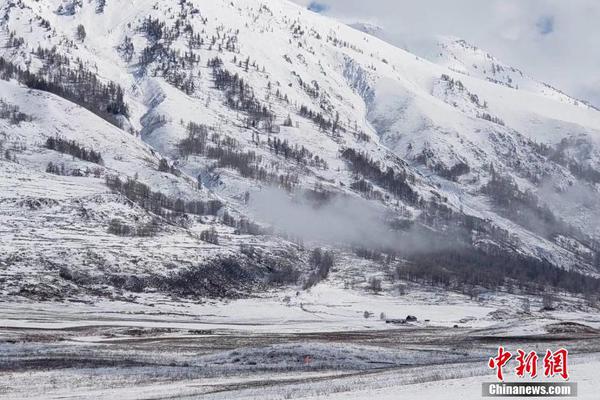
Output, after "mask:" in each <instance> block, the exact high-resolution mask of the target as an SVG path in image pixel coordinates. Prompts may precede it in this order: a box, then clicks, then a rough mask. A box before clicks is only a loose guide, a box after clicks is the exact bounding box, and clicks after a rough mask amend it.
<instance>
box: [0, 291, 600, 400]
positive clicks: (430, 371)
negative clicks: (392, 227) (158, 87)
mask: <svg viewBox="0 0 600 400" xmlns="http://www.w3.org/2000/svg"><path fill="white" fill-rule="evenodd" d="M436 296H437V297H436ZM517 301H518V300H515V299H514V298H513V297H510V296H508V295H507V296H506V297H504V298H503V297H502V296H500V295H496V298H490V299H488V300H487V301H485V302H484V304H478V303H477V302H475V301H470V300H469V299H468V298H467V297H466V296H462V295H459V294H451V293H444V292H438V293H437V294H436V293H435V292H430V293H426V292H422V291H414V292H411V293H409V294H406V295H404V296H392V295H374V294H371V293H366V292H362V291H354V290H348V289H341V288H336V287H334V286H328V285H319V286H317V287H315V288H313V289H312V290H311V291H309V292H300V293H296V292H289V293H288V292H273V293H270V294H265V295H262V296H261V297H260V298H253V299H243V300H235V301H228V302H221V301H206V302H191V301H184V300H181V299H180V300H179V301H173V300H172V299H167V298H159V297H158V296H153V295H149V294H147V295H144V296H141V297H139V298H138V299H136V300H135V301H134V302H109V301H106V302H82V303H58V302H56V303H36V302H31V301H26V300H23V301H16V300H15V299H13V301H9V302H3V303H0V318H1V319H0V355H1V357H0V371H2V373H1V374H0V395H1V397H2V398H8V399H20V398H28V399H29V398H39V399H58V398H61V399H84V398H85V399H88V398H94V399H163V398H177V399H179V398H203V399H204V398H207V399H258V398H260V399H290V398H324V399H366V398H370V399H388V398H390V399H391V398H400V397H401V398H405V399H416V398H434V399H437V398H440V399H446V398H465V399H471V398H473V399H475V398H480V396H481V383H482V382H493V381H494V380H495V375H494V371H492V370H490V369H489V368H488V367H487V360H488V359H489V358H490V357H492V356H494V355H495V354H496V352H497V347H498V346H499V345H503V346H504V347H505V348H507V349H510V350H511V351H513V352H516V349H518V348H522V349H524V350H526V351H530V350H536V351H537V352H538V354H539V353H543V352H545V351H546V349H547V348H549V349H558V348H559V347H565V348H567V349H568V350H569V351H570V358H569V363H570V374H571V381H573V382H577V383H578V385H579V398H580V399H592V398H594V397H593V396H595V395H596V393H595V391H594V388H595V387H597V381H598V379H599V378H600V375H599V373H598V371H599V369H598V367H599V366H600V331H599V330H598V328H600V315H598V314H597V313H596V314H594V313H591V312H585V311H582V310H579V311H574V310H572V311H565V309H564V308H563V309H562V311H561V310H560V309H559V310H557V311H555V312H541V311H536V310H537V308H536V303H535V302H533V303H532V311H531V312H530V313H527V315H526V314H524V313H522V312H521V313H520V314H516V313H515V311H514V310H515V309H516V308H518V303H517ZM511 310H512V313H511ZM365 312H368V313H370V314H369V315H368V317H367V315H366V314H365ZM381 313H383V314H385V316H386V317H387V318H388V319H396V318H398V319H399V318H405V317H406V316H407V315H415V316H417V318H418V321H417V322H413V323H407V324H402V325H396V324H391V323H386V322H385V321H384V320H382V319H381V315H380V314H381ZM510 368H511V369H512V368H513V366H512V365H511V367H510ZM505 374H506V375H508V376H509V379H508V380H509V381H510V380H516V379H517V377H516V376H515V375H514V372H513V371H510V370H508V367H507V370H506V372H505Z"/></svg>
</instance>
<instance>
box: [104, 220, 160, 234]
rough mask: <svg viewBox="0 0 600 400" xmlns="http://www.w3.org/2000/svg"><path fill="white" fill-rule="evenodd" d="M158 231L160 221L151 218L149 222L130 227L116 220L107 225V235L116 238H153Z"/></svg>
mask: <svg viewBox="0 0 600 400" xmlns="http://www.w3.org/2000/svg"><path fill="white" fill-rule="evenodd" d="M159 230H160V221H159V220H158V219H157V218H152V219H151V220H150V221H149V222H146V223H140V224H138V225H136V226H131V225H129V224H127V223H126V222H124V221H121V220H120V219H118V218H113V219H111V220H110V222H109V224H108V233H110V234H113V235H117V236H138V237H151V236H155V235H156V234H157V233H158V232H159Z"/></svg>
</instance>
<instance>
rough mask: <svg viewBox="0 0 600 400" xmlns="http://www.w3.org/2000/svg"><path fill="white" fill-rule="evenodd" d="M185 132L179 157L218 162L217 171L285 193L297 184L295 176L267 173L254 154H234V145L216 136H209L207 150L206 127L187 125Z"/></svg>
mask: <svg viewBox="0 0 600 400" xmlns="http://www.w3.org/2000/svg"><path fill="white" fill-rule="evenodd" d="M187 131H188V136H187V138H185V139H183V140H182V141H181V142H179V143H178V146H177V147H178V149H179V153H180V154H181V156H182V157H189V156H190V155H197V156H204V157H207V158H210V159H213V160H217V166H218V167H220V168H232V169H234V170H236V171H238V172H239V173H240V175H241V176H243V177H244V178H251V179H255V180H259V181H262V182H268V183H271V184H274V185H278V186H280V187H282V188H284V189H286V190H288V191H290V190H292V189H293V188H294V187H295V186H296V185H297V183H298V177H297V175H292V174H280V175H278V174H276V173H274V172H269V171H267V169H265V168H264V167H263V166H261V164H262V157H261V156H258V155H257V154H256V153H255V152H253V151H247V152H245V151H241V150H236V147H237V146H236V143H235V142H233V141H232V139H227V138H225V139H221V138H220V136H219V135H218V134H216V133H213V134H212V136H211V143H212V145H210V146H209V145H208V134H209V128H208V127H206V126H205V125H199V124H195V123H189V124H188V125H187Z"/></svg>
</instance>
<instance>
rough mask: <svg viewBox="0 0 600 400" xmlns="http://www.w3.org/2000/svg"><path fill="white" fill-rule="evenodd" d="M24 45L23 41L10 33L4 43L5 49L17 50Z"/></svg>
mask: <svg viewBox="0 0 600 400" xmlns="http://www.w3.org/2000/svg"><path fill="white" fill-rule="evenodd" d="M24 44H25V39H23V38H22V37H18V36H17V35H16V33H15V32H13V31H11V32H10V33H9V35H8V40H7V41H6V47H8V48H19V47H21V46H23V45H24Z"/></svg>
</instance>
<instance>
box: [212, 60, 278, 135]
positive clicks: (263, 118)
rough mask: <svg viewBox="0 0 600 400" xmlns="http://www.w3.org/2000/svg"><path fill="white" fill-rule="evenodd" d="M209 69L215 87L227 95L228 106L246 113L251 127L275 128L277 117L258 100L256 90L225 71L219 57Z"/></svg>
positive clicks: (241, 79) (236, 75) (238, 77)
mask: <svg viewBox="0 0 600 400" xmlns="http://www.w3.org/2000/svg"><path fill="white" fill-rule="evenodd" d="M208 67H209V68H212V74H213V80H214V83H215V87H216V88H217V89H219V90H221V91H223V92H224V93H225V99H226V100H225V101H226V103H227V105H228V106H229V107H230V108H232V109H234V110H239V111H241V112H244V113H246V114H247V116H248V120H247V121H248V125H249V126H251V127H255V128H257V127H259V125H260V123H261V122H263V124H264V127H265V128H266V129H267V130H268V131H270V130H271V129H272V128H273V121H274V120H275V115H274V114H273V112H271V110H269V109H268V108H267V106H266V105H263V104H262V103H261V102H260V100H258V99H257V98H256V96H255V95H254V90H253V89H252V87H251V86H250V85H248V83H247V82H245V81H244V79H243V78H241V77H240V76H239V75H238V74H237V73H235V74H232V73H231V72H229V71H227V70H226V69H224V68H223V61H222V60H221V59H220V58H219V57H215V58H213V59H211V60H209V61H208Z"/></svg>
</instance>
